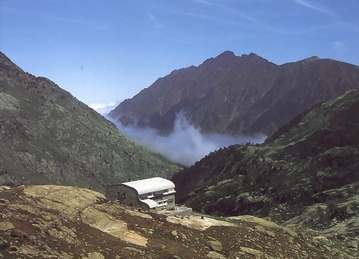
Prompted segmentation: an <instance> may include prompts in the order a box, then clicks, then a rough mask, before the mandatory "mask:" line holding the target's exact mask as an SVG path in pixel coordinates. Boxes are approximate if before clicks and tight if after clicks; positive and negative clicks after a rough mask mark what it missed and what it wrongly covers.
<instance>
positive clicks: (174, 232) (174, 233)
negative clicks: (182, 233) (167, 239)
mask: <svg viewBox="0 0 359 259" xmlns="http://www.w3.org/2000/svg"><path fill="white" fill-rule="evenodd" d="M171 235H172V236H173V237H175V238H177V237H178V233H177V231H176V230H172V231H171Z"/></svg>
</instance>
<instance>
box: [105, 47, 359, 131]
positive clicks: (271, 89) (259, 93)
mask: <svg viewBox="0 0 359 259" xmlns="http://www.w3.org/2000/svg"><path fill="white" fill-rule="evenodd" d="M358 88H359V68H358V67H357V66H355V65H351V64H347V63H343V62H339V61H335V60H330V59H320V58H316V57H312V58H309V59H305V60H302V61H298V62H293V63H288V64H284V65H276V64H273V63H271V62H269V61H267V60H265V59H263V58H261V57H259V56H258V55H256V54H253V53H252V54H249V55H242V56H235V55H234V54H233V53H232V52H229V51H226V52H224V53H222V54H220V55H219V56H217V57H215V58H211V59H208V60H206V61H205V62H204V63H203V64H201V65H199V66H198V67H195V66H191V67H188V68H184V69H179V70H175V71H173V72H172V73H170V74H169V75H167V76H165V77H163V78H160V79H158V80H157V81H156V82H154V83H153V84H152V85H151V86H150V87H148V88H146V89H144V90H142V91H141V92H140V93H139V94H137V95H136V96H134V97H133V98H131V99H128V100H125V101H124V102H122V103H121V104H120V105H119V106H118V107H116V108H115V109H114V110H113V111H111V113H110V116H111V117H112V118H114V119H116V120H119V121H121V122H122V123H124V124H131V123H132V124H137V125H138V126H140V127H152V128H155V129H158V130H159V131H160V132H161V133H163V134H168V133H169V132H171V130H172V129H173V125H174V120H175V117H176V114H177V113H179V112H184V113H185V114H186V117H187V118H188V119H189V120H190V121H191V122H192V123H193V124H194V125H195V126H196V127H199V128H201V129H202V130H203V131H204V132H216V133H231V134H254V133H263V134H266V135H271V134H272V133H273V132H275V131H276V130H277V129H278V128H279V127H281V126H283V125H284V124H286V123H288V122H289V121H290V120H291V119H293V118H294V117H295V116H296V115H298V114H300V113H302V112H304V111H305V110H307V109H309V108H310V107H312V106H313V105H314V104H316V103H319V102H322V101H326V100H330V99H333V98H336V97H338V96H339V95H342V94H344V93H345V92H346V91H347V90H349V89H358Z"/></svg>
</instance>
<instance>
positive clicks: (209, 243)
mask: <svg viewBox="0 0 359 259" xmlns="http://www.w3.org/2000/svg"><path fill="white" fill-rule="evenodd" d="M0 208H1V214H0V244H1V246H0V254H1V257H2V258H81V259H88V258H97V259H104V258H158V259H160V258H183V259H192V258H199V259H200V258H218V259H225V258H229V259H230V258H233V259H235V258H243V259H252V258H288V259H289V258H328V259H330V258H348V259H349V258H353V259H354V258H355V257H354V256H350V255H349V254H348V253H346V252H345V251H343V250H342V249H340V248H341V247H340V246H338V245H340V244H337V243H334V244H333V245H329V246H328V245H326V244H325V243H324V242H323V237H320V236H319V237H318V236H313V233H305V232H300V233H296V232H294V231H292V230H290V229H288V228H284V227H281V226H279V225H277V224H275V223H273V222H270V221H266V220H263V219H260V218H255V217H248V216H247V217H236V218H226V219H223V218H222V219H215V218H209V217H201V216H199V215H191V216H188V217H185V218H183V217H182V218H180V217H174V216H166V215H161V214H156V213H155V212H144V211H141V212H139V211H138V210H135V209H133V208H129V207H124V206H121V205H120V204H117V203H111V202H107V201H106V199H105V197H104V196H103V195H102V194H101V193H97V192H94V191H90V190H88V189H81V188H75V187H64V186H22V187H17V188H11V189H9V188H6V187H1V186H0ZM324 241H326V242H331V241H330V240H324Z"/></svg>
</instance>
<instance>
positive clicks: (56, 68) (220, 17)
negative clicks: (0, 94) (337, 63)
mask: <svg viewBox="0 0 359 259" xmlns="http://www.w3.org/2000/svg"><path fill="white" fill-rule="evenodd" d="M358 13H359V1H358V0H343V1H337V0H106V1H98V0H76V1H74V0H32V1H31V0H0V51H2V52H4V53H5V54H6V55H7V56H8V57H9V58H10V59H12V60H13V61H14V62H15V63H16V64H17V65H19V66H20V67H21V68H23V69H24V70H25V71H27V72H30V73H32V74H35V75H38V76H40V75H41V76H46V77H48V78H49V79H51V80H52V81H54V82H56V83H57V84H59V85H60V86H61V87H62V88H64V89H66V90H68V91H69V92H71V93H72V94H73V95H74V96H76V97H77V98H78V99H80V100H81V101H83V102H85V103H87V104H89V105H90V106H92V107H94V108H98V109H105V108H106V107H107V106H109V105H110V106H113V105H115V104H117V103H118V102H120V101H122V100H124V99H125V98H130V97H132V96H133V95H135V94H136V93H138V92H139V91H140V90H141V89H143V88H145V87H148V86H149V85H151V83H153V82H154V81H155V80H156V79H158V78H159V77H162V76H165V75H166V74H168V73H169V72H171V71H172V70H174V69H178V68H181V67H186V66H190V65H198V64H200V63H202V62H203V61H204V60H205V59H207V58H209V57H213V56H216V55H218V54H220V53H221V52H223V51H225V50H231V51H234V52H235V53H236V54H237V55H241V54H245V53H250V52H254V53H256V54H258V55H260V56H262V57H264V58H266V59H268V60H271V61H273V62H274V63H277V64H282V63H286V62H290V61H295V60H300V59H304V58H306V57H309V56H314V55H315V56H320V57H327V58H334V59H339V60H342V61H346V62H349V63H353V64H356V65H359V51H358V46H359V15H358Z"/></svg>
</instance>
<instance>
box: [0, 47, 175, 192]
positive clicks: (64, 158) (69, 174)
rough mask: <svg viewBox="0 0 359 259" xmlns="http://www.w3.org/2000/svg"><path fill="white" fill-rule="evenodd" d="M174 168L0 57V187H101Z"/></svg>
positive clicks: (52, 86) (58, 90)
mask: <svg viewBox="0 0 359 259" xmlns="http://www.w3.org/2000/svg"><path fill="white" fill-rule="evenodd" d="M177 169H178V167H177V166H176V165H174V164H172V163H170V162H169V161H167V160H166V159H164V158H163V157H161V156H160V155H157V154H154V153H152V152H150V151H149V150H147V149H146V148H144V147H141V146H139V145H136V144H135V143H133V142H132V141H130V140H128V139H127V138H126V137H125V136H123V135H122V134H120V133H119V132H118V130H117V128H116V127H115V126H114V125H113V124H112V123H110V122H109V121H107V120H105V119H104V118H103V117H102V116H101V115H99V114H98V113H96V112H95V111H94V110H92V109H90V108H89V107H88V106H86V105H85V104H84V103H82V102H80V101H78V100H77V99H76V98H74V97H73V96H72V95H71V94H69V93H68V92H66V91H64V90H63V89H61V88H60V87H58V86H57V85H56V84H55V83H53V82H51V81H50V80H48V79H46V78H43V77H35V76H33V75H30V74H28V73H25V72H24V71H22V70H21V69H20V68H19V67H17V66H16V65H15V64H14V63H12V62H11V61H10V60H9V59H8V58H7V57H6V56H5V55H4V54H2V53H1V52H0V184H4V183H9V184H48V183H50V184H64V185H66V184H70V185H77V186H82V187H90V188H93V189H97V190H103V189H104V186H105V185H107V184H112V183H114V182H115V183H116V182H121V181H126V180H130V179H139V178H144V177H150V176H159V175H162V176H169V175H170V174H171V173H172V172H174V171H176V170H177Z"/></svg>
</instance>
